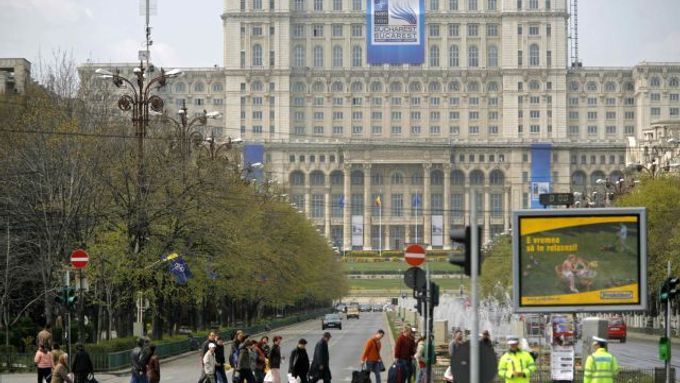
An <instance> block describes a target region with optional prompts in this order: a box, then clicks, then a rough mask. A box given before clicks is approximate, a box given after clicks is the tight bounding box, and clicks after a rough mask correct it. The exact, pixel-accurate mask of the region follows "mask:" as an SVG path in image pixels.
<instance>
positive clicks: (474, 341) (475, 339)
mask: <svg viewBox="0 0 680 383" xmlns="http://www.w3.org/2000/svg"><path fill="white" fill-rule="evenodd" d="M477 198H478V196H477V192H473V193H472V204H471V206H472V211H471V212H470V221H471V222H470V243H471V245H472V249H471V252H470V254H471V258H472V259H471V260H470V261H471V265H470V266H471V268H470V269H471V270H470V271H471V275H470V295H471V298H472V315H473V317H472V328H471V329H470V331H471V334H470V383H479V380H480V379H479V292H478V290H479V286H478V280H479V266H480V265H479V231H478V229H477V226H478V225H477Z"/></svg>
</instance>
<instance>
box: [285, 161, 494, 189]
mask: <svg viewBox="0 0 680 383" xmlns="http://www.w3.org/2000/svg"><path fill="white" fill-rule="evenodd" d="M461 156H463V157H462V158H463V160H464V159H465V154H461ZM470 156H471V157H470V160H471V161H474V154H470ZM480 156H482V157H481V158H484V157H483V156H484V155H483V154H480ZM490 156H493V155H490ZM301 157H302V158H301V159H302V161H300V162H304V156H301ZM294 159H295V156H294V155H291V160H294ZM462 162H464V161H462ZM450 175H451V184H452V185H455V186H463V185H465V180H466V178H469V183H470V185H484V183H485V175H484V172H482V171H481V170H473V171H471V172H470V174H469V176H468V177H466V176H465V173H464V172H463V171H462V170H452V171H451V174H450ZM370 177H371V185H384V184H385V175H384V174H382V173H373V174H371V175H370ZM328 178H329V181H330V184H331V185H336V186H339V185H343V183H344V174H343V173H342V172H341V171H334V172H332V173H331V174H330V176H329V177H328ZM388 178H389V180H390V184H391V185H403V184H404V183H405V181H406V176H405V175H404V173H403V172H401V171H398V170H397V171H394V172H392V173H391V174H390V175H389V177H388ZM410 181H411V184H412V185H422V184H423V182H424V177H423V173H421V172H415V173H413V174H412V175H411V177H410ZM309 183H310V185H312V186H324V185H325V184H326V175H325V174H324V173H323V172H322V171H320V170H316V171H313V172H311V173H310V174H309ZM350 184H351V185H363V184H364V172H362V171H361V170H355V171H353V172H352V173H351V175H350ZM430 184H431V185H435V186H442V185H444V172H443V171H442V170H432V171H431V172H430ZM290 185H292V186H304V185H305V174H304V173H303V172H302V171H300V170H296V171H293V172H291V173H290ZM489 185H495V186H503V185H505V174H504V173H503V171H501V170H498V169H495V170H492V171H491V172H490V173H489Z"/></svg>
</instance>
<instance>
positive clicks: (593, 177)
mask: <svg viewBox="0 0 680 383" xmlns="http://www.w3.org/2000/svg"><path fill="white" fill-rule="evenodd" d="M606 178H607V177H606V176H605V175H604V172H602V171H600V170H596V171H594V172H592V173H591V174H590V186H596V185H597V180H604V179H606Z"/></svg>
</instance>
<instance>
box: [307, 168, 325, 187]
mask: <svg viewBox="0 0 680 383" xmlns="http://www.w3.org/2000/svg"><path fill="white" fill-rule="evenodd" d="M325 182H326V175H325V174H323V172H322V171H320V170H315V171H313V172H312V173H311V174H310V175H309V183H310V184H311V185H312V186H323V184H324V183H325Z"/></svg>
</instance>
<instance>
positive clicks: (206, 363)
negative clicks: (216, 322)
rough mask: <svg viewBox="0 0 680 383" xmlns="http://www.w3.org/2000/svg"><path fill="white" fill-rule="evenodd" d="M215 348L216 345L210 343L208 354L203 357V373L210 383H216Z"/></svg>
mask: <svg viewBox="0 0 680 383" xmlns="http://www.w3.org/2000/svg"><path fill="white" fill-rule="evenodd" d="M215 347H216V346H215V343H210V344H209V345H208V352H206V353H205V355H203V372H205V377H206V378H208V382H210V383H215V363H216V362H215Z"/></svg>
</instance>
